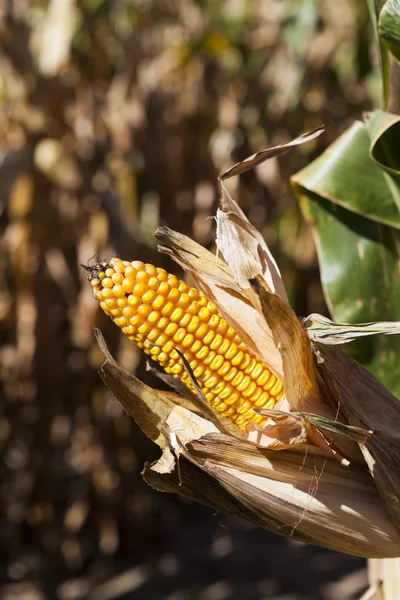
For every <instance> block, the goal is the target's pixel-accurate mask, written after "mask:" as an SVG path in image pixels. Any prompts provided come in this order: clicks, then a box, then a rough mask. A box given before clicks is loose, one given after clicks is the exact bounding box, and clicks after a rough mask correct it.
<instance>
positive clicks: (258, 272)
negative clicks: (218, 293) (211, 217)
mask: <svg viewBox="0 0 400 600" xmlns="http://www.w3.org/2000/svg"><path fill="white" fill-rule="evenodd" d="M220 187H221V199H220V206H221V208H220V209H218V210H217V216H216V221H217V236H216V243H217V247H218V250H219V251H220V252H221V254H222V256H223V257H224V259H225V261H226V262H227V264H228V265H229V266H230V268H231V271H232V273H233V276H234V278H235V281H236V282H237V283H238V284H239V286H240V287H241V288H250V287H251V283H250V281H249V279H255V278H256V277H257V276H260V277H262V278H263V279H264V281H265V283H266V285H267V286H268V289H269V290H270V291H271V292H273V293H274V294H278V296H279V297H280V298H282V300H285V301H286V302H287V300H288V298H287V294H286V290H285V286H284V284H283V281H282V277H281V274H280V271H279V268H278V265H277V264H276V262H275V259H274V257H273V256H272V254H271V252H270V251H269V248H268V246H267V244H266V243H265V240H264V238H263V236H262V235H261V233H260V232H259V231H258V230H257V229H256V228H255V227H253V225H251V223H250V222H249V220H248V219H247V217H246V215H245V214H244V212H243V211H242V210H241V209H240V208H239V206H238V205H237V203H236V202H235V201H234V200H233V198H232V197H231V196H230V194H229V192H228V190H227V189H226V188H225V186H224V184H223V183H222V181H220Z"/></svg>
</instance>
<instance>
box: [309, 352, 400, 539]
mask: <svg viewBox="0 0 400 600" xmlns="http://www.w3.org/2000/svg"><path fill="white" fill-rule="evenodd" d="M318 351H319V353H320V355H321V357H322V358H323V361H322V362H320V364H319V365H318V369H319V371H320V373H321V374H322V378H323V385H324V386H325V389H326V394H327V395H328V394H331V395H332V397H335V398H336V401H337V402H339V403H340V405H341V407H342V410H343V412H344V413H345V415H346V419H347V421H348V423H350V425H355V426H357V427H363V428H364V429H371V430H373V431H374V435H373V436H372V437H371V439H370V440H369V441H368V442H367V443H366V444H365V445H363V446H362V448H361V450H362V453H363V456H364V459H365V461H366V463H367V465H368V468H369V469H370V472H371V474H372V476H373V478H374V481H375V483H376V485H377V487H378V489H379V492H380V494H381V497H382V499H383V501H384V502H385V504H386V507H387V510H388V512H389V514H390V516H391V518H392V520H393V523H394V524H395V525H396V527H397V530H398V531H399V532H400V428H399V423H400V401H399V400H398V399H397V398H396V397H395V396H394V395H393V394H391V393H390V392H389V390H388V389H387V388H385V387H384V386H383V385H382V384H381V383H380V382H379V381H378V380H377V379H376V378H375V377H374V376H373V375H372V374H371V373H369V372H368V371H367V370H366V369H364V368H363V367H362V366H361V365H359V364H358V363H356V362H355V361H354V360H352V359H351V358H349V357H348V356H347V355H345V354H344V353H343V352H341V351H340V350H339V349H338V348H335V347H333V346H323V345H321V344H319V345H318Z"/></svg>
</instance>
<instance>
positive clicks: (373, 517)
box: [96, 332, 400, 557]
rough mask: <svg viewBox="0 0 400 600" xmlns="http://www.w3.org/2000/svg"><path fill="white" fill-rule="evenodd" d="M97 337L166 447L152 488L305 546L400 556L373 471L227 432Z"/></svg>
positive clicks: (131, 408) (118, 389) (115, 382)
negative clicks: (149, 381)
mask: <svg viewBox="0 0 400 600" xmlns="http://www.w3.org/2000/svg"><path fill="white" fill-rule="evenodd" d="M96 337H97V339H98V341H99V343H100V346H101V348H102V350H103V352H104V354H105V357H106V360H105V362H104V364H103V365H102V367H101V375H102V378H103V381H104V382H105V383H106V385H107V386H108V387H109V389H110V390H111V391H112V392H113V394H114V395H115V396H116V398H117V399H118V400H119V401H120V402H121V404H122V406H123V407H124V409H125V410H126V411H127V412H128V414H130V415H131V416H132V417H133V418H134V419H135V420H136V422H137V423H138V424H139V426H140V427H141V428H142V429H143V431H144V432H145V433H146V434H147V435H149V437H151V439H153V440H154V441H155V443H157V444H158V445H159V446H160V448H161V449H162V450H163V454H162V457H161V459H160V460H159V461H157V463H155V464H153V465H151V466H149V465H146V469H145V472H144V477H145V479H146V481H147V482H148V483H149V484H150V485H152V486H153V487H155V488H156V489H160V490H163V491H170V492H175V493H180V494H183V495H185V496H187V497H189V498H192V499H194V500H197V501H199V502H202V503H204V504H207V505H210V506H213V507H214V508H217V509H218V510H223V511H225V512H228V513H229V514H232V515H236V516H238V517H241V518H245V519H247V520H248V521H250V522H252V523H255V524H257V525H259V526H262V527H264V528H266V529H268V530H270V531H273V532H275V533H278V534H281V535H290V536H292V537H293V538H294V539H298V540H301V541H306V542H309V543H313V544H317V545H323V546H326V547H328V548H332V549H335V550H339V551H343V552H349V553H351V554H355V555H357V556H365V557H393V556H398V555H400V537H399V535H398V534H397V532H396V530H395V529H394V527H393V525H392V524H391V522H390V521H389V519H388V517H387V514H386V511H385V509H384V507H383V504H382V502H381V501H380V498H379V495H378V493H377V491H376V488H375V485H374V483H373V481H372V479H371V477H370V476H369V474H368V472H367V471H366V470H365V471H362V470H360V469H358V468H355V467H348V468H344V467H341V466H340V465H338V464H337V463H335V461H333V460H331V459H329V458H326V457H325V458H324V457H321V456H319V455H318V450H316V449H315V448H312V447H307V452H306V453H304V452H303V451H298V450H297V451H296V450H289V451H285V452H278V453H277V452H272V451H270V450H267V449H264V448H257V447H256V446H255V445H254V444H251V443H249V442H247V441H245V440H238V439H237V438H234V437H232V436H230V435H225V434H222V433H220V432H219V431H218V430H217V428H216V427H215V426H214V425H213V424H212V423H211V422H209V421H207V420H206V419H204V418H202V417H200V416H198V415H196V414H194V413H192V412H191V411H189V410H187V409H185V408H182V407H181V406H178V405H175V404H174V401H173V400H172V396H173V394H169V395H168V397H165V398H164V397H163V392H157V391H156V390H152V389H151V388H149V387H148V386H146V385H145V384H143V383H141V382H140V381H139V380H137V379H136V378H135V377H133V376H132V375H130V374H129V373H127V372H126V371H124V370H123V369H122V368H121V367H119V365H118V364H117V363H116V362H115V361H114V359H113V358H112V357H111V356H110V354H109V352H108V350H107V348H106V345H105V343H104V340H103V339H102V336H101V334H100V332H97V333H96ZM174 456H175V458H174ZM178 456H179V458H176V457H178Z"/></svg>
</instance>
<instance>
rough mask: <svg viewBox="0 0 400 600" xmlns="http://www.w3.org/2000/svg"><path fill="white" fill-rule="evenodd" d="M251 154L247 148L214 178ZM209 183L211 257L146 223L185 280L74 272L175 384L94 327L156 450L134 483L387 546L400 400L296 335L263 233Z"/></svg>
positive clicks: (104, 266) (370, 551) (391, 533)
mask: <svg viewBox="0 0 400 600" xmlns="http://www.w3.org/2000/svg"><path fill="white" fill-rule="evenodd" d="M319 133H320V131H318V132H312V133H311V134H310V135H309V136H305V137H304V138H300V139H301V140H302V141H307V140H308V139H311V137H312V136H315V135H318V134H319ZM286 149H287V146H286V147H285V146H283V147H280V148H279V149H272V150H271V152H272V153H273V151H274V150H275V154H276V153H277V152H283V151H285V150H286ZM266 154H267V155H268V153H266ZM267 157H268V156H267ZM252 160H254V161H255V162H258V155H256V156H255V157H251V158H250V159H248V160H247V161H244V162H243V163H239V164H238V165H235V167H234V168H233V171H232V170H230V171H229V172H227V173H226V174H224V176H223V178H224V177H225V178H226V177H227V176H228V175H229V174H236V173H238V172H242V171H244V170H247V168H249V166H250V167H251V166H252V165H251V162H252ZM231 171H232V173H231ZM227 174H228V175H227ZM220 185H221V192H222V194H221V196H222V197H221V208H220V210H219V211H218V214H217V234H218V237H217V244H218V248H219V251H220V254H222V257H221V256H219V257H218V260H216V257H215V256H214V255H213V254H211V253H210V252H208V251H207V250H205V249H204V248H203V247H201V246H200V245H199V244H197V243H195V242H193V241H192V240H190V239H189V238H187V237H185V236H183V235H180V234H178V233H176V232H174V231H171V230H169V229H168V228H166V227H162V228H158V229H157V231H156V234H155V235H156V238H157V240H158V241H159V249H160V251H161V252H164V253H167V254H169V255H170V256H171V257H172V258H173V259H174V260H175V261H176V262H178V264H179V265H180V266H181V267H182V268H183V269H184V270H185V271H186V272H187V273H188V275H189V276H190V277H191V279H192V280H193V282H194V284H195V286H196V287H194V288H190V287H188V286H187V285H186V284H185V283H184V282H181V281H179V280H178V279H177V278H176V277H175V276H173V275H168V274H167V273H166V272H165V271H164V270H163V269H157V268H156V267H154V266H152V265H145V264H143V263H141V262H140V261H133V262H129V261H124V260H120V259H118V258H115V259H111V260H109V261H104V262H97V263H96V264H94V265H92V266H86V267H85V268H86V270H87V271H88V275H89V279H90V281H91V284H92V286H93V289H94V294H95V297H96V298H97V299H98V300H99V301H100V305H101V307H102V308H103V310H104V311H105V312H106V313H107V314H108V315H109V316H110V317H111V318H112V319H113V320H114V322H115V323H116V324H117V325H118V326H120V327H121V328H122V329H123V331H124V333H126V334H127V335H128V336H129V337H130V338H131V339H132V340H133V341H134V342H135V343H136V344H137V345H138V346H139V347H141V348H143V349H144V351H145V352H146V353H147V354H149V355H150V356H151V357H152V358H153V359H155V360H156V361H158V363H159V364H160V365H161V366H162V367H164V369H165V371H166V372H167V373H168V374H169V376H168V375H167V376H166V375H164V376H162V377H163V378H164V380H167V381H169V382H171V383H172V386H173V387H174V388H176V389H178V390H179V392H180V393H179V394H176V393H172V392H162V391H157V390H153V389H151V388H149V387H148V386H146V385H145V384H143V383H142V382H140V381H139V380H138V379H136V378H135V377H134V376H132V375H130V374H129V373H127V372H126V371H124V370H123V369H122V368H121V367H119V366H118V364H117V363H116V362H115V361H114V360H113V358H112V357H111V356H110V354H109V352H108V350H107V347H106V345H105V342H104V340H103V338H102V336H101V334H100V332H99V331H97V332H96V335H97V338H98V341H99V344H100V346H101V348H102V350H103V352H104V354H105V357H106V361H105V363H104V364H103V366H102V369H101V375H102V378H103V380H104V382H105V383H106V385H107V386H108V387H109V388H110V390H111V391H112V392H113V394H114V395H115V397H116V398H117V399H118V400H119V401H120V402H121V404H122V405H123V407H124V408H125V410H126V412H127V413H128V414H129V415H131V416H132V417H133V418H134V419H135V420H136V421H137V423H138V424H139V426H140V427H141V428H142V429H143V431H144V432H145V433H146V434H147V435H148V436H149V437H150V438H151V439H152V440H153V441H154V442H156V443H157V444H158V445H159V446H160V448H161V449H162V450H163V454H162V457H161V458H160V460H159V461H158V462H157V463H156V464H153V465H147V466H146V468H145V471H144V478H145V480H146V481H147V482H148V483H149V484H150V485H152V486H153V487H155V488H157V489H159V490H164V491H173V492H176V493H179V494H183V495H186V496H188V497H190V498H193V499H195V500H198V501H200V502H203V503H206V504H208V505H211V506H213V507H216V508H218V509H222V510H225V511H226V512H228V513H231V514H235V515H238V516H240V517H243V518H245V519H247V520H249V521H251V522H253V523H256V524H258V525H260V526H262V527H265V528H267V529H269V530H270V531H273V532H275V533H279V534H283V535H290V536H292V537H294V538H295V539H299V540H303V541H307V542H310V543H313V544H318V545H322V546H325V547H328V548H332V549H335V550H338V551H343V552H348V553H351V554H354V555H357V556H363V557H368V558H371V557H373V558H384V557H397V556H399V555H400V510H399V502H400V464H399V457H398V449H399V434H398V431H397V430H398V427H397V424H398V423H399V422H400V405H399V401H398V400H397V398H395V397H394V396H393V395H392V394H391V393H390V392H389V391H388V390H387V389H386V388H385V387H383V386H382V385H381V384H380V383H379V382H378V381H377V380H376V379H375V378H374V377H373V376H372V375H371V374H369V373H368V372H367V371H366V370H365V369H363V368H362V367H361V366H359V365H358V364H357V363H355V362H354V361H353V360H351V359H350V358H348V357H347V356H346V355H345V354H343V353H342V352H341V351H340V350H338V349H337V348H336V347H334V346H332V345H330V346H325V345H323V344H322V343H321V341H324V336H325V337H326V328H329V323H325V331H324V335H322V334H321V335H318V332H316V329H315V328H313V327H310V335H308V334H307V328H304V327H303V326H302V325H301V324H300V322H299V320H298V319H297V317H296V315H295V314H294V312H293V311H292V309H291V308H290V306H289V305H288V303H287V298H286V292H285V290H284V286H283V282H282V280H281V277H280V273H279V269H278V267H277V265H276V263H275V261H274V260H273V257H272V256H271V255H270V253H269V250H268V248H267V246H266V244H265V242H264V240H263V239H262V237H261V235H260V234H259V233H258V232H257V231H256V230H255V229H254V228H253V227H252V226H251V224H250V223H249V221H248V220H247V219H246V217H245V215H244V214H243V212H242V211H241V210H240V209H239V207H238V206H237V204H236V203H235V202H234V200H233V199H232V198H231V197H230V195H229V193H228V192H227V190H226V189H225V187H224V185H223V183H222V180H221V181H220ZM250 278H253V279H256V280H257V281H256V283H257V286H254V287H253V286H251V285H250V282H249V279H250ZM314 321H315V317H314ZM311 323H312V322H311ZM308 325H309V323H308ZM382 326H383V324H380V327H378V328H377V330H378V331H381V330H382ZM375 332H376V330H374V331H372V332H371V333H375ZM341 333H342V334H343V336H344V338H345V337H346V336H347V337H348V336H349V331H348V330H346V328H345V327H344V328H343V331H341V332H336V331H335V335H336V336H339V342H340V341H341ZM362 334H363V335H365V331H364V330H363V332H362ZM353 335H357V333H354V331H353ZM311 339H312V341H311ZM325 341H326V340H325ZM330 342H332V340H331V339H330ZM182 382H183V384H184V385H183V386H182Z"/></svg>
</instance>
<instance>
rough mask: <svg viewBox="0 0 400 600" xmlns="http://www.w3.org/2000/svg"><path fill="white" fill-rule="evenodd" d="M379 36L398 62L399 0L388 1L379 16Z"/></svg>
mask: <svg viewBox="0 0 400 600" xmlns="http://www.w3.org/2000/svg"><path fill="white" fill-rule="evenodd" d="M379 35H380V37H381V39H382V40H383V41H384V43H385V45H386V46H387V48H389V50H390V52H391V53H392V54H393V56H395V57H396V58H397V60H400V0H388V1H387V2H386V3H385V5H384V6H383V8H382V10H381V12H380V15H379Z"/></svg>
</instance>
